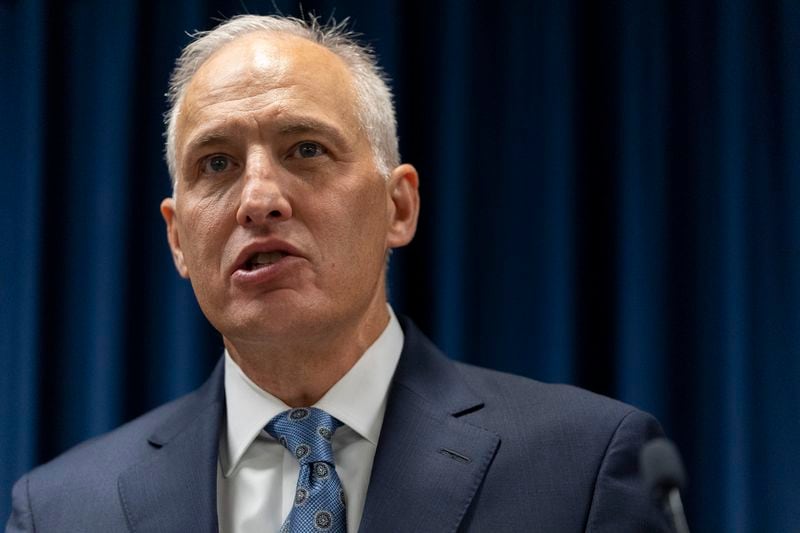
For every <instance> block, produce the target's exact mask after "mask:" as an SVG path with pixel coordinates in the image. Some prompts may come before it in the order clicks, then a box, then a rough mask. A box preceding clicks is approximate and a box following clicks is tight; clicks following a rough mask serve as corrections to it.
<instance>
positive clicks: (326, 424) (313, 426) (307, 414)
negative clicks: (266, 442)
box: [265, 407, 342, 470]
mask: <svg viewBox="0 0 800 533" xmlns="http://www.w3.org/2000/svg"><path fill="white" fill-rule="evenodd" d="M341 425H342V423H341V422H340V421H339V420H337V419H336V418H334V417H332V416H331V415H329V414H328V413H326V412H325V411H323V410H322V409H317V408H316V407H299V408H296V409H289V410H288V411H284V412H282V413H280V414H279V415H277V416H275V418H273V419H272V420H270V421H269V423H268V424H267V426H266V428H265V429H266V430H267V433H269V434H270V435H272V436H273V437H275V438H276V439H278V441H279V442H280V443H281V444H282V445H283V446H284V447H285V448H286V449H287V450H289V451H290V452H291V453H292V454H294V456H295V457H296V458H297V460H298V461H299V462H300V464H301V465H305V464H309V463H328V464H331V465H332V464H333V450H332V448H331V438H332V437H333V434H334V433H335V432H336V430H337V429H338V428H339V426H341ZM315 468H318V469H319V470H322V469H323V468H324V465H319V467H315Z"/></svg>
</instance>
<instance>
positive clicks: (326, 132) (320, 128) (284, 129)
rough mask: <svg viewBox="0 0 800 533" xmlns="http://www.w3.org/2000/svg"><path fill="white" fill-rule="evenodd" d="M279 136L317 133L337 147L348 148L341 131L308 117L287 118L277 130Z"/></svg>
mask: <svg viewBox="0 0 800 533" xmlns="http://www.w3.org/2000/svg"><path fill="white" fill-rule="evenodd" d="M278 133H279V134H280V135H285V136H292V135H303V134H306V133H319V134H322V135H323V136H325V137H329V138H331V139H333V142H334V144H337V145H339V147H345V146H349V144H350V143H349V142H348V140H347V138H346V137H345V136H344V134H343V133H342V132H341V130H340V129H339V128H337V127H335V126H332V125H330V124H328V123H326V122H323V121H320V120H316V119H313V118H308V117H301V118H289V119H288V120H287V124H285V125H284V126H281V127H279V128H278Z"/></svg>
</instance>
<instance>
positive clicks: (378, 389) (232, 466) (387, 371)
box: [217, 307, 403, 533]
mask: <svg viewBox="0 0 800 533" xmlns="http://www.w3.org/2000/svg"><path fill="white" fill-rule="evenodd" d="M389 315H390V319H389V324H388V325H387V326H386V329H384V331H383V333H381V335H380V337H378V339H377V340H376V341H375V342H374V343H373V344H372V346H370V347H369V348H368V349H367V351H366V352H364V355H362V356H361V358H360V359H359V360H358V361H357V362H356V364H355V365H354V366H353V367H352V368H351V369H350V370H349V371H348V372H347V374H345V375H344V376H343V377H342V379H340V380H339V381H338V382H337V383H336V384H335V385H334V386H333V387H331V389H330V390H329V391H328V392H327V393H325V396H323V397H322V398H321V399H320V400H319V402H317V403H316V404H314V407H318V408H320V409H324V410H325V411H327V412H328V413H330V414H331V415H332V416H334V417H336V418H338V419H339V420H341V421H342V423H343V425H342V426H341V427H340V428H339V429H338V430H337V431H336V433H335V434H334V436H333V439H332V441H331V442H332V446H333V455H334V460H335V461H336V472H337V473H338V474H339V478H340V479H341V481H342V485H343V487H344V491H345V498H346V501H347V526H348V527H347V528H348V530H349V531H351V532H353V531H356V530H357V529H358V525H359V523H360V522H361V513H362V512H363V510H364V501H365V499H366V495H367V485H368V483H369V477H370V473H371V472H372V461H373V459H374V458H375V449H376V446H377V444H378V436H379V435H380V432H381V426H382V425H383V414H384V411H385V410H386V396H387V394H388V392H389V384H390V382H391V380H392V376H393V375H394V371H395V368H396V367H397V361H398V360H399V359H400V352H401V351H402V349H403V330H402V329H401V328H400V324H399V323H398V321H397V317H395V315H394V312H393V311H392V309H391V307H390V308H389ZM225 398H226V404H227V405H226V412H227V421H226V424H225V426H224V428H223V431H222V432H221V435H220V443H219V464H218V468H217V513H218V516H219V528H220V532H221V533H234V532H235V533H250V532H253V533H255V532H258V533H265V532H277V531H278V530H279V529H280V526H281V524H282V523H283V521H284V520H285V519H286V516H287V515H288V514H289V511H290V510H291V507H292V504H293V502H294V493H295V488H296V485H297V476H298V472H299V470H300V467H299V464H298V462H297V459H295V457H294V455H293V454H291V453H289V451H288V450H287V449H286V448H284V447H283V446H281V444H280V443H279V442H278V441H277V440H275V439H274V438H272V437H271V436H270V435H269V434H268V433H267V432H266V431H264V426H266V425H267V422H269V421H270V420H271V419H272V417H274V416H275V415H277V414H278V413H281V412H282V411H285V410H287V409H289V407H288V406H287V405H286V404H284V403H283V402H282V401H280V400H279V399H278V398H276V397H275V396H273V395H271V394H270V393H268V392H266V391H264V390H262V389H261V388H259V387H258V385H256V384H255V383H253V382H252V381H251V380H250V379H249V378H248V377H247V376H246V375H245V374H244V372H243V371H242V369H241V368H239V365H237V364H236V363H235V362H234V361H233V359H231V357H230V355H229V354H228V353H227V351H226V352H225Z"/></svg>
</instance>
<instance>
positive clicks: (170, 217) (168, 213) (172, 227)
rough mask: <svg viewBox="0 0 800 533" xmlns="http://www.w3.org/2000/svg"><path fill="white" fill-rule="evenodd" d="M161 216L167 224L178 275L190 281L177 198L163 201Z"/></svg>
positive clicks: (168, 238)
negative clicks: (181, 235)
mask: <svg viewBox="0 0 800 533" xmlns="http://www.w3.org/2000/svg"><path fill="white" fill-rule="evenodd" d="M161 216H162V217H164V222H166V223H167V241H168V242H169V248H170V250H172V260H173V261H174V262H175V268H176V269H178V274H180V275H181V277H182V278H186V279H189V269H187V268H186V262H185V261H184V259H183V250H182V249H181V238H180V232H179V231H178V215H177V214H176V213H175V198H164V200H162V201H161Z"/></svg>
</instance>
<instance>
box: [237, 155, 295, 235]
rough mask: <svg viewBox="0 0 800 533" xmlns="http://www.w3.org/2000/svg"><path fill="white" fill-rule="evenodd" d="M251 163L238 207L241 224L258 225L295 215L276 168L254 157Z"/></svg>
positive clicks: (244, 225) (247, 225) (238, 220)
mask: <svg viewBox="0 0 800 533" xmlns="http://www.w3.org/2000/svg"><path fill="white" fill-rule="evenodd" d="M248 167H249V168H248V169H247V171H246V172H245V175H244V176H243V177H242V179H243V181H244V183H243V186H242V197H241V200H240V202H239V208H238V209H237V211H236V221H237V222H238V223H239V225H240V226H243V227H258V226H263V225H265V224H270V223H273V222H279V221H282V220H287V219H289V218H291V216H292V205H291V203H290V202H289V199H288V198H287V197H286V194H285V191H284V190H283V186H282V184H281V180H280V179H279V177H278V176H277V173H276V169H274V167H272V165H270V163H269V162H268V161H266V160H259V161H253V162H252V163H251V164H248Z"/></svg>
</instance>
